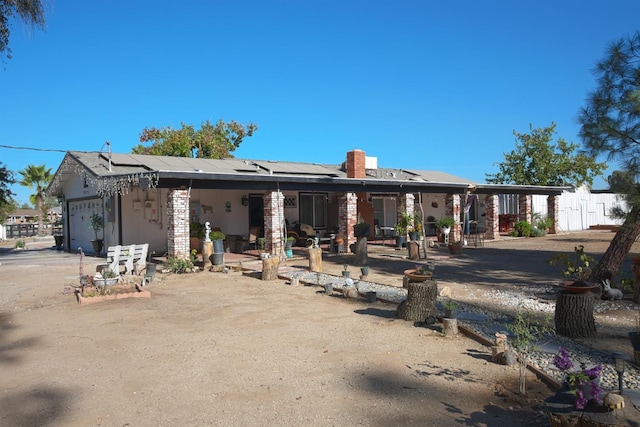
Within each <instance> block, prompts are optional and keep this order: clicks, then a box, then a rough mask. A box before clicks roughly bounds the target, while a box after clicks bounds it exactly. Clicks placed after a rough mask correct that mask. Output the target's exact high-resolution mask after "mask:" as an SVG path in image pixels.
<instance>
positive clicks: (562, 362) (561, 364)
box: [553, 347, 573, 371]
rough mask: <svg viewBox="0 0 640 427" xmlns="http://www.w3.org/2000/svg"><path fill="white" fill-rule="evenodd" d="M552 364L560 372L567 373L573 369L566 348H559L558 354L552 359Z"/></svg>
mask: <svg viewBox="0 0 640 427" xmlns="http://www.w3.org/2000/svg"><path fill="white" fill-rule="evenodd" d="M553 364H554V365H556V367H557V368H558V369H560V370H561V371H567V370H569V369H571V368H573V362H572V361H571V358H570V357H569V352H568V351H567V349H566V348H564V347H560V349H559V350H558V354H556V355H555V356H554V357H553Z"/></svg>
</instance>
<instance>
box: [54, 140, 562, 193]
mask: <svg viewBox="0 0 640 427" xmlns="http://www.w3.org/2000/svg"><path fill="white" fill-rule="evenodd" d="M76 175H81V176H84V178H85V179H86V180H87V181H88V182H89V183H90V184H93V185H94V186H95V187H96V188H97V191H98V194H100V195H111V194H117V193H119V192H121V191H122V190H123V189H125V188H129V187H135V186H143V187H145V186H151V187H156V186H159V187H162V188H175V187H181V186H185V187H187V186H188V187H192V188H221V189H231V188H235V189H253V190H258V189H265V190H267V189H276V188H277V189H279V190H300V191H314V190H315V191H368V192H400V191H402V192H434V193H435V192H442V193H446V192H449V193H451V192H458V193H463V192H466V191H474V192H479V193H497V192H500V193H505V192H507V193H509V192H511V193H525V192H526V193H537V194H559V193H561V192H562V191H563V190H566V189H567V187H540V186H513V185H492V184H480V183H476V182H473V181H470V180H467V179H464V178H461V177H458V176H455V175H451V174H447V173H445V172H440V171H428V170H415V169H389V168H375V169H373V168H372V169H367V170H366V177H365V178H348V177H347V174H346V170H345V167H344V164H340V165H328V164H318V163H301V162H287V161H267V160H247V159H236V158H229V159H198V158H188V157H171V156H150V155H141V154H118V153H112V154H111V155H108V154H107V153H98V152H84V151H69V152H67V154H66V155H65V157H64V159H63V161H62V163H61V165H60V167H59V168H58V170H57V171H56V173H55V175H54V178H53V180H52V182H51V184H50V186H49V189H48V192H49V194H53V195H55V194H59V193H61V190H62V186H63V185H64V182H66V181H67V180H68V179H70V178H71V177H72V176H76Z"/></svg>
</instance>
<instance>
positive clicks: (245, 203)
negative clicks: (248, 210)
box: [242, 194, 249, 206]
mask: <svg viewBox="0 0 640 427" xmlns="http://www.w3.org/2000/svg"><path fill="white" fill-rule="evenodd" d="M242 206H249V198H248V197H247V195H246V194H245V195H244V196H242Z"/></svg>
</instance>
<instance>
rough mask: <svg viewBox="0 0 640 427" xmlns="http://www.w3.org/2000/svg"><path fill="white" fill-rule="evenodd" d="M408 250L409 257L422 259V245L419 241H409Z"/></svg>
mask: <svg viewBox="0 0 640 427" xmlns="http://www.w3.org/2000/svg"><path fill="white" fill-rule="evenodd" d="M407 250H408V251H409V259H411V260H416V259H420V245H419V244H418V242H408V243H407Z"/></svg>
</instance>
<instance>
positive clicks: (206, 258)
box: [202, 241, 213, 270]
mask: <svg viewBox="0 0 640 427" xmlns="http://www.w3.org/2000/svg"><path fill="white" fill-rule="evenodd" d="M211 255H213V242H211V241H208V242H207V241H204V242H202V269H203V270H208V269H209V268H211Z"/></svg>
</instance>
